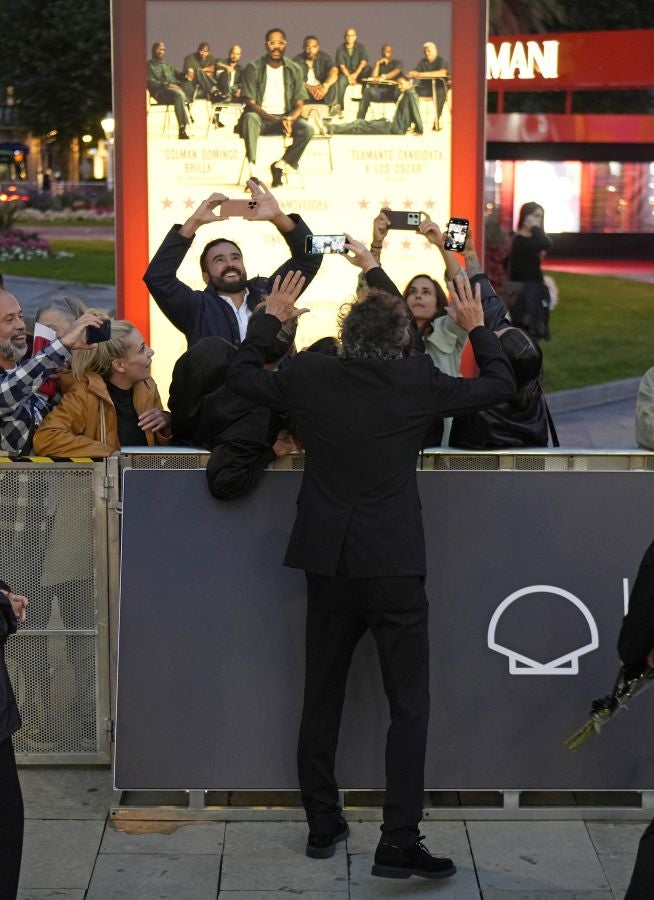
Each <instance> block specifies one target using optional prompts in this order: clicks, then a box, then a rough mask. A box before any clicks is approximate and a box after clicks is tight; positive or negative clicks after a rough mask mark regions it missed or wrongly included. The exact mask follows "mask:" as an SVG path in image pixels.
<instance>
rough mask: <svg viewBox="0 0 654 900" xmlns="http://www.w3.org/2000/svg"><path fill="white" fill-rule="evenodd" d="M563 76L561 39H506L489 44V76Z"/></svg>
mask: <svg viewBox="0 0 654 900" xmlns="http://www.w3.org/2000/svg"><path fill="white" fill-rule="evenodd" d="M537 76H540V77H542V78H558V77H559V42H558V41H515V43H514V42H512V41H503V42H502V43H501V44H500V45H499V46H498V47H496V46H495V45H494V44H491V43H488V44H486V78H488V79H498V80H504V81H509V80H513V79H515V78H522V79H534V78H536V77H537Z"/></svg>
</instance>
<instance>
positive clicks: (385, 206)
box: [381, 197, 391, 209]
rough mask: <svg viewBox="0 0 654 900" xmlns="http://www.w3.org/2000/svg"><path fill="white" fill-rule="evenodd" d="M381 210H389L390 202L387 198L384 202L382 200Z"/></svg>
mask: <svg viewBox="0 0 654 900" xmlns="http://www.w3.org/2000/svg"><path fill="white" fill-rule="evenodd" d="M381 208H382V209H390V208H391V201H390V200H389V199H388V197H387V198H386V199H385V200H382V204H381Z"/></svg>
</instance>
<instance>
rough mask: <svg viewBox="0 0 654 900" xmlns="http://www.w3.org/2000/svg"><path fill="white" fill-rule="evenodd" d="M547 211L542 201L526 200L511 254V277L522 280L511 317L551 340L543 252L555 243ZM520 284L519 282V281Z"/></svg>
mask: <svg viewBox="0 0 654 900" xmlns="http://www.w3.org/2000/svg"><path fill="white" fill-rule="evenodd" d="M544 217H545V212H544V210H543V207H542V206H540V204H538V203H534V202H530V203H524V204H523V205H522V207H521V208H520V215H519V217H518V227H517V230H516V233H515V235H514V236H513V241H512V243H511V250H510V251H509V258H508V266H507V269H508V277H509V281H512V282H518V284H519V285H520V287H519V289H518V290H517V297H516V301H515V304H514V305H512V306H511V320H512V322H513V324H514V325H517V326H518V327H520V328H523V329H524V330H525V331H527V332H528V333H529V334H530V335H531V337H532V338H534V340H536V341H540V340H542V339H543V338H545V339H546V340H549V336H550V334H549V327H548V320H549V310H550V292H549V290H548V288H547V285H546V284H545V282H544V281H543V272H542V270H541V257H542V254H543V253H544V252H545V251H546V250H549V249H550V247H551V246H552V242H551V240H550V239H549V238H548V236H547V235H546V234H545V231H544V229H543V222H544ZM516 287H518V285H516Z"/></svg>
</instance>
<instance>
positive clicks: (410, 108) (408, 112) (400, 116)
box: [325, 72, 422, 134]
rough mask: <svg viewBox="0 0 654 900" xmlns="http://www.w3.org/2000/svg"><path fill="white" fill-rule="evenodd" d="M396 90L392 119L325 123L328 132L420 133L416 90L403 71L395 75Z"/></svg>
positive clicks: (420, 118)
mask: <svg viewBox="0 0 654 900" xmlns="http://www.w3.org/2000/svg"><path fill="white" fill-rule="evenodd" d="M397 90H398V91H399V92H400V94H399V99H398V101H397V105H396V107H395V114H394V116H393V119H392V121H390V122H389V121H388V119H371V120H370V121H368V120H367V119H355V120H354V121H353V122H343V123H342V124H341V125H333V124H331V123H327V124H326V125H325V128H326V129H327V132H328V133H329V134H406V133H407V132H408V131H409V129H411V128H412V129H413V131H412V134H422V117H421V115H420V106H419V104H418V98H417V96H416V92H415V91H414V90H413V88H412V86H411V80H410V79H409V77H408V76H407V75H405V74H404V73H403V72H400V74H399V75H398V76H397Z"/></svg>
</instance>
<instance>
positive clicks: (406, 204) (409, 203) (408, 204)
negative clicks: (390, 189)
mask: <svg viewBox="0 0 654 900" xmlns="http://www.w3.org/2000/svg"><path fill="white" fill-rule="evenodd" d="M412 206H413V201H412V200H405V201H404V208H405V209H411V207H412Z"/></svg>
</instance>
